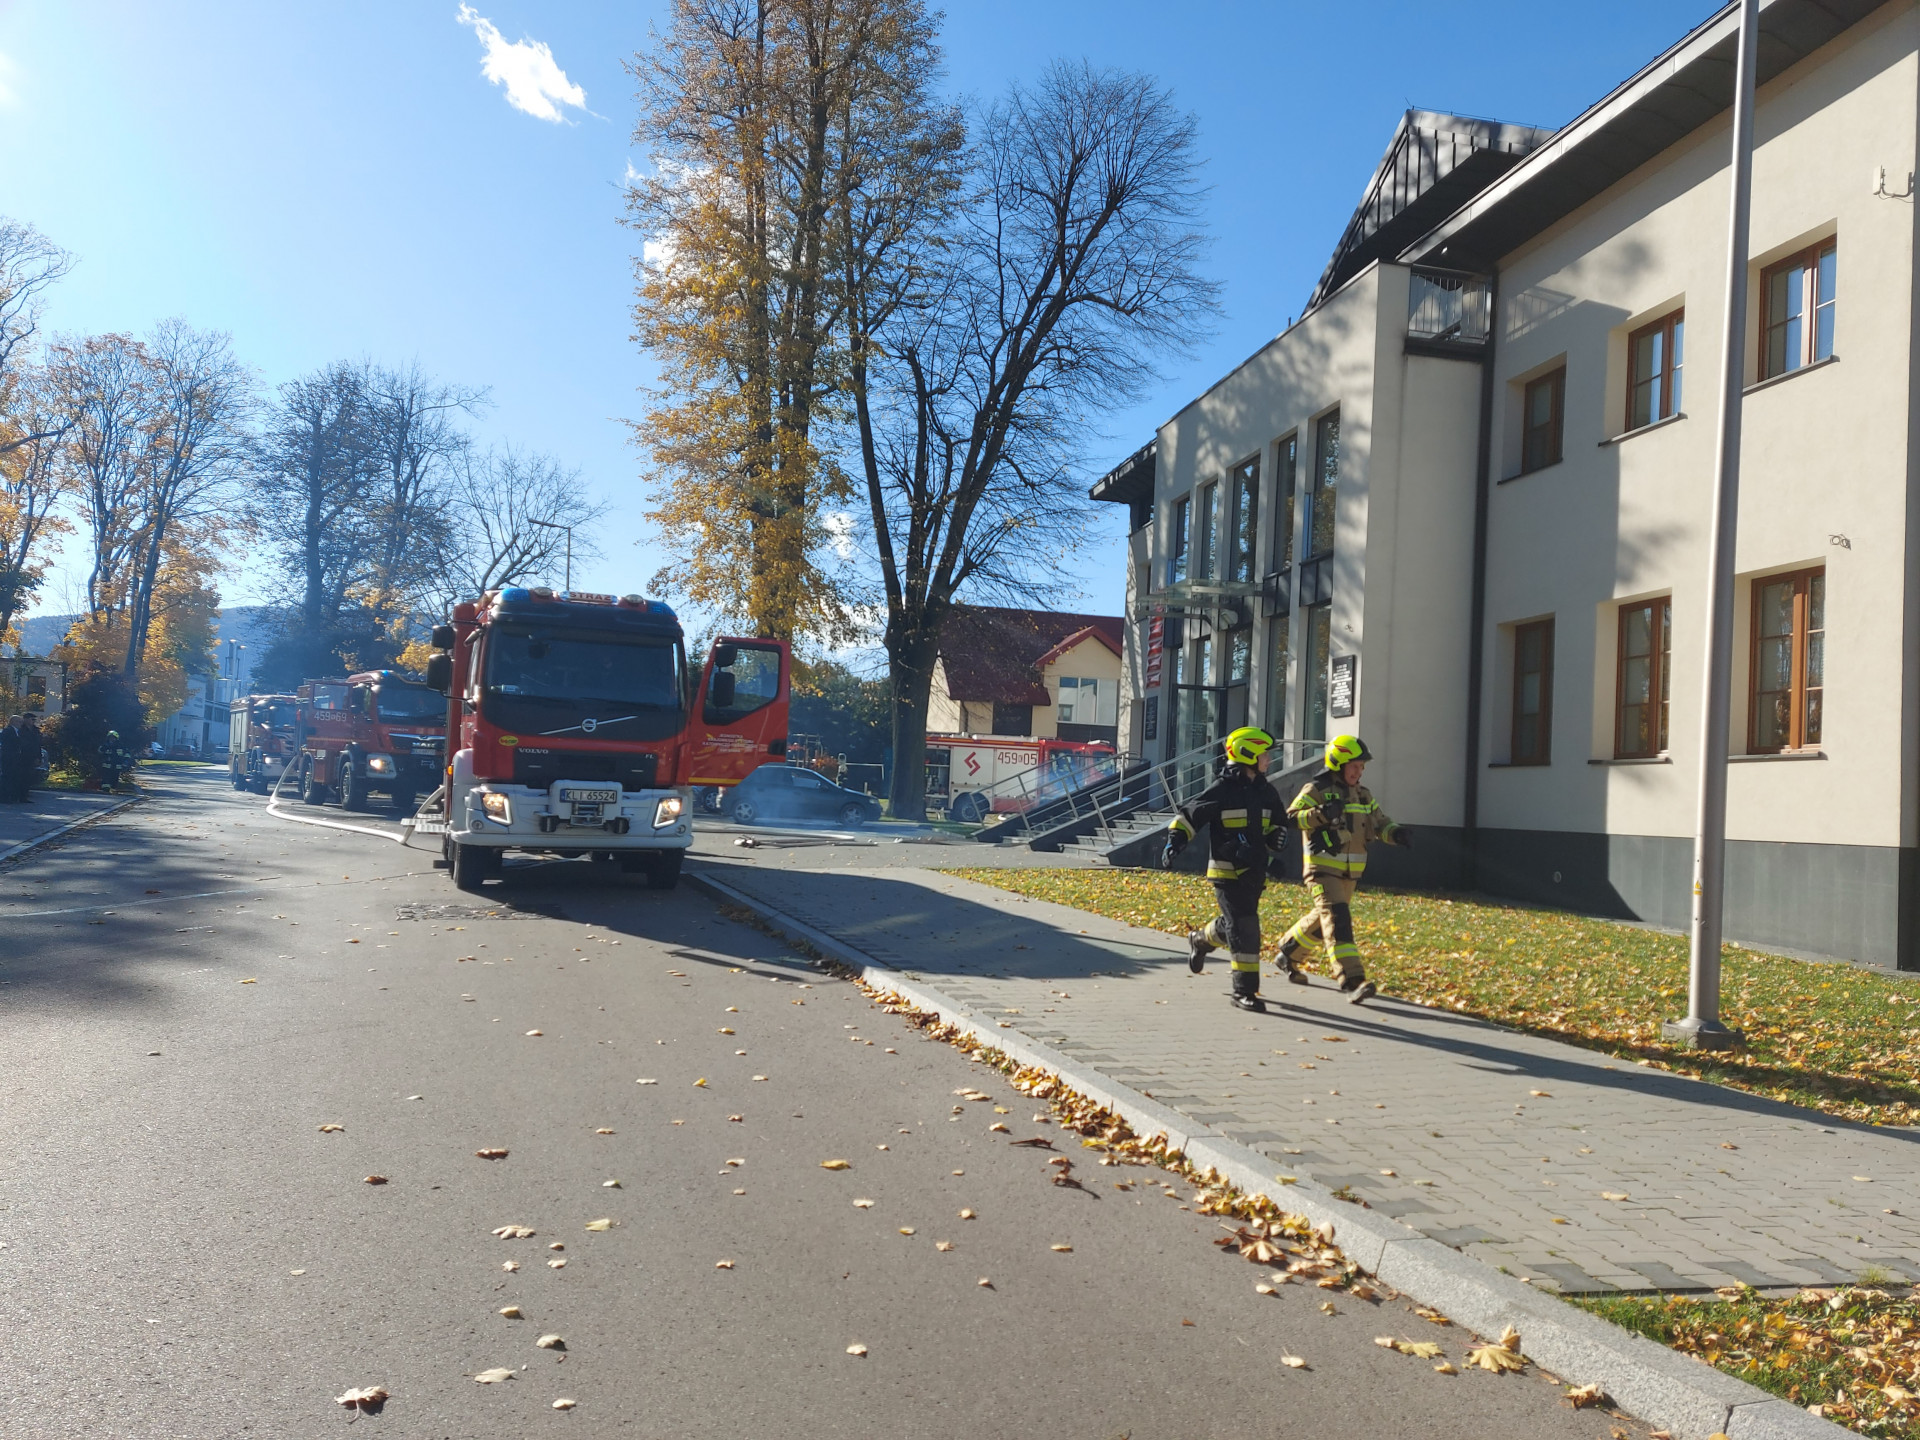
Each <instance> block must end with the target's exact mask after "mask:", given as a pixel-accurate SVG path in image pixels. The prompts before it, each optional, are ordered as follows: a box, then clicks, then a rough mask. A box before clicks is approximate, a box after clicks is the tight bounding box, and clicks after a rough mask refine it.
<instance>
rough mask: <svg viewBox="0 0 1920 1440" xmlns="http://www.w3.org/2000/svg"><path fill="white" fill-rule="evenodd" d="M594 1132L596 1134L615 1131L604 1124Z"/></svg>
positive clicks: (606, 1133)
mask: <svg viewBox="0 0 1920 1440" xmlns="http://www.w3.org/2000/svg"><path fill="white" fill-rule="evenodd" d="M593 1133H594V1134H596V1135H611V1134H613V1131H611V1130H609V1129H607V1128H606V1127H605V1126H602V1127H601V1128H600V1129H598V1130H596V1131H594V1132H593Z"/></svg>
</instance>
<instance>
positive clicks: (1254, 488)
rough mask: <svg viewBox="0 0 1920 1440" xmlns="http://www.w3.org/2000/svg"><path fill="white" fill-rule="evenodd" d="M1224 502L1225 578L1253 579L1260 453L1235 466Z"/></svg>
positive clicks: (1258, 516)
mask: <svg viewBox="0 0 1920 1440" xmlns="http://www.w3.org/2000/svg"><path fill="white" fill-rule="evenodd" d="M1227 503H1228V504H1229V505H1231V506H1232V507H1233V508H1232V511H1231V513H1230V514H1229V515H1228V518H1227V579H1229V580H1234V581H1238V582H1240V583H1242V584H1247V583H1250V582H1251V581H1252V580H1253V551H1254V547H1255V546H1256V545H1257V544H1258V543H1259V539H1258V537H1259V534H1260V528H1259V527H1260V457H1259V456H1258V455H1256V456H1254V457H1253V459H1251V460H1249V461H1247V462H1246V463H1244V464H1242V465H1237V466H1235V467H1234V471H1233V481H1232V489H1231V490H1230V491H1229V492H1228V496H1227Z"/></svg>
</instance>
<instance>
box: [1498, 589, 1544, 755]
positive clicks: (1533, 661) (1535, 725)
mask: <svg viewBox="0 0 1920 1440" xmlns="http://www.w3.org/2000/svg"><path fill="white" fill-rule="evenodd" d="M1552 750H1553V621H1551V620H1535V621H1532V622H1530V623H1529V624H1526V625H1516V626H1514V627H1513V743H1512V745H1511V746H1510V748H1509V756H1508V758H1509V759H1510V760H1511V761H1512V763H1514V764H1515V765H1545V764H1546V763H1547V762H1548V761H1549V760H1550V759H1551V758H1552Z"/></svg>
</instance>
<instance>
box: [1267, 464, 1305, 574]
mask: <svg viewBox="0 0 1920 1440" xmlns="http://www.w3.org/2000/svg"><path fill="white" fill-rule="evenodd" d="M1275 449H1276V456H1275V464H1274V468H1275V470H1276V471H1277V474H1276V475H1275V477H1274V479H1275V482H1276V483H1275V485H1274V507H1273V556H1274V559H1273V567H1272V568H1273V569H1274V570H1275V571H1276V572H1277V571H1281V570H1284V569H1286V568H1287V567H1288V566H1289V565H1291V564H1293V492H1294V484H1295V470H1296V464H1297V462H1298V460H1299V458H1300V437H1299V436H1298V435H1289V436H1287V438H1286V439H1284V440H1282V441H1281V442H1280V444H1279V445H1278V446H1276V447H1275Z"/></svg>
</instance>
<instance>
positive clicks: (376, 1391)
mask: <svg viewBox="0 0 1920 1440" xmlns="http://www.w3.org/2000/svg"><path fill="white" fill-rule="evenodd" d="M386 1401H387V1387H386V1386H384V1385H360V1386H356V1387H355V1388H353V1389H351V1390H349V1391H347V1393H346V1394H344V1395H336V1396H334V1397H333V1403H334V1404H336V1405H344V1406H346V1407H347V1409H349V1410H378V1409H379V1408H380V1407H381V1406H382V1405H384V1404H385V1403H386Z"/></svg>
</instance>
